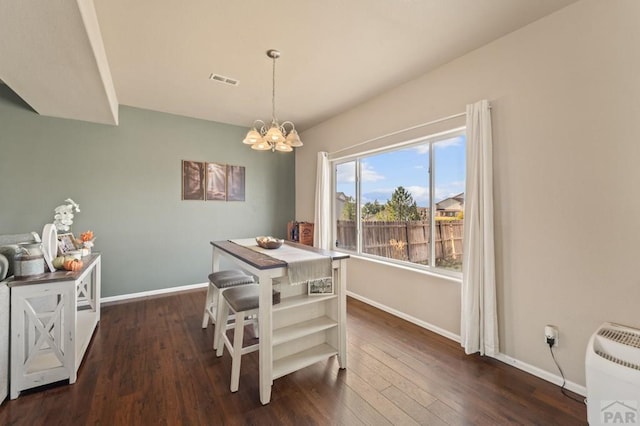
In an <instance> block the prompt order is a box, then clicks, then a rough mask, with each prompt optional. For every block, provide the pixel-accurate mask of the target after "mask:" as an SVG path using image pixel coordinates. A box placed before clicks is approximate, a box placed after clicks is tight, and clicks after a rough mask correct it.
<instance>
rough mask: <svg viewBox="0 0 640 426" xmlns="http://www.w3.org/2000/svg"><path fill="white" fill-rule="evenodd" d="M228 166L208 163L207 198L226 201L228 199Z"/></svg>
mask: <svg viewBox="0 0 640 426" xmlns="http://www.w3.org/2000/svg"><path fill="white" fill-rule="evenodd" d="M226 185H227V166H226V165H225V164H218V163H207V175H206V188H207V190H206V199H207V200H219V201H224V200H226V199H227V187H226Z"/></svg>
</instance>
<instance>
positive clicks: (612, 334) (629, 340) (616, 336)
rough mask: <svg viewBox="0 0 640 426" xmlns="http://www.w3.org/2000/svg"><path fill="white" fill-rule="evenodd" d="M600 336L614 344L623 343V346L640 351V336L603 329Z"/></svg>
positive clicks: (599, 332)
mask: <svg viewBox="0 0 640 426" xmlns="http://www.w3.org/2000/svg"><path fill="white" fill-rule="evenodd" d="M598 336H602V337H604V338H605V339H609V340H612V341H614V342H618V343H622V344H623V345H627V346H631V347H632V348H636V349H640V334H637V333H631V332H629V331H626V330H618V329H614V328H607V327H603V328H601V329H600V330H598Z"/></svg>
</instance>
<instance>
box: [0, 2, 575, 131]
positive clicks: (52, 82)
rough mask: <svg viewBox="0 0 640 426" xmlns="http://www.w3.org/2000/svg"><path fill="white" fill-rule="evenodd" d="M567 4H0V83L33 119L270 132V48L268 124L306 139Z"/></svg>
mask: <svg viewBox="0 0 640 426" xmlns="http://www.w3.org/2000/svg"><path fill="white" fill-rule="evenodd" d="M574 1H576V0H348V1H344V0H325V1H311V0H269V1H265V0H242V1H238V0H236V1H233V0H191V1H189V2H180V1H176V0H135V1H131V0H93V1H92V0H77V1H75V2H72V1H46V2H43V1H41V0H20V1H5V2H2V3H0V80H2V81H4V82H5V83H6V84H7V85H8V86H9V87H10V88H12V90H14V91H15V92H16V93H17V94H18V95H19V96H20V97H22V99H24V100H25V102H27V103H28V104H29V105H30V106H31V107H32V108H33V109H34V110H35V111H37V112H38V113H40V114H42V115H48V116H54V117H63V118H72V119H79V120H86V121H93V122H98V123H107V124H117V122H118V104H120V105H128V106H133V107H137V108H144V109H149V110H155V111H162V112H168V113H172V114H178V115H184V116H188V117H195V118H201V119H205V120H212V121H218V122H223V123H230V124H235V125H240V126H245V127H249V126H250V125H251V124H252V123H253V121H254V120H255V119H258V118H259V119H262V120H264V121H269V120H270V118H271V91H272V75H271V73H272V62H271V59H270V58H268V57H267V56H266V53H265V52H266V51H267V50H268V49H271V48H275V49H278V50H280V52H281V53H282V56H281V57H280V59H278V61H277V68H276V114H277V117H278V118H279V119H280V121H282V120H291V121H293V122H294V123H295V124H296V127H297V128H298V130H305V129H308V128H310V127H312V126H314V125H316V124H318V123H320V122H322V121H324V120H326V119H328V118H330V117H332V116H334V115H336V114H339V113H341V112H343V111H345V110H347V109H349V108H351V107H353V106H355V105H357V104H358V103H361V102H363V101H365V100H367V99H370V98H372V97H374V96H376V95H377V94H379V93H381V92H383V91H385V90H388V89H390V88H393V87H395V86H398V85H400V84H402V83H404V82H407V81H409V80H411V79H413V78H416V77H418V76H420V75H422V74H424V73H426V72H428V71H430V70H432V69H434V68H436V67H438V66H440V65H442V64H444V63H446V62H448V61H451V60H452V59H455V58H456V57H459V56H461V55H464V54H465V53H467V52H469V51H471V50H474V49H476V48H478V47H480V46H482V45H485V44H487V43H489V42H491V41H493V40H495V39H497V38H499V37H501V36H503V35H505V34H507V33H509V32H512V31H514V30H516V29H518V28H521V27H523V26H525V25H527V24H529V23H531V22H533V21H535V20H538V19H540V18H542V17H544V16H546V15H548V14H550V13H553V12H554V11H556V10H558V9H561V8H563V7H565V6H567V5H568V4H570V3H573V2H574ZM212 73H215V74H219V75H222V76H225V77H230V78H233V79H236V80H238V81H239V84H238V85H237V86H231V85H225V84H222V83H220V82H217V81H213V80H210V79H209V76H210V75H211V74H212Z"/></svg>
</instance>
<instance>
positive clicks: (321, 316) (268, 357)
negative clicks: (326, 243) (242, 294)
mask: <svg viewBox="0 0 640 426" xmlns="http://www.w3.org/2000/svg"><path fill="white" fill-rule="evenodd" d="M284 244H285V245H286V249H287V250H283V251H282V252H284V251H287V252H292V249H293V250H294V251H295V250H302V251H305V253H307V252H311V253H316V254H318V255H321V256H325V257H327V258H328V259H330V262H331V271H332V272H331V273H332V284H333V288H332V291H331V292H330V293H328V294H309V291H308V290H307V286H305V285H304V284H302V285H300V284H297V285H294V284H291V283H289V282H288V280H287V275H288V271H289V264H288V263H287V260H286V257H287V256H283V255H282V254H276V253H278V249H275V250H273V251H265V250H260V249H259V248H258V249H257V250H256V248H257V244H256V247H251V246H247V245H241V244H237V243H236V242H233V241H230V240H224V241H212V242H211V245H212V247H213V255H212V263H213V265H212V270H213V272H216V271H219V270H220V261H221V259H222V258H225V259H228V260H230V261H231V262H233V263H235V264H236V265H237V266H239V267H240V268H241V269H243V270H245V271H246V272H248V273H250V274H252V275H254V276H255V277H257V280H258V284H259V285H260V300H259V303H260V308H259V314H258V324H259V326H258V330H259V369H260V372H259V377H260V384H259V387H260V401H261V403H262V404H268V403H269V401H270V400H271V388H272V385H273V381H274V380H275V379H277V378H279V377H282V376H284V375H286V374H289V373H292V372H293V371H297V370H299V369H301V368H304V367H307V366H309V365H312V364H314V363H316V362H319V361H322V360H326V359H328V358H330V357H332V356H336V357H337V360H338V365H339V368H340V369H344V368H346V367H347V340H346V339H347V337H346V328H347V327H346V323H347V309H346V284H347V282H346V281H347V280H346V276H347V259H348V258H349V255H347V254H345V253H340V252H335V251H329V250H321V249H316V248H313V247H309V246H305V245H301V244H297V243H292V242H288V241H287V242H285V243H284ZM271 253H273V255H270V254H271ZM305 253H298V254H305ZM276 256H278V257H280V258H277V257H276ZM274 284H275V286H276V288H279V289H280V292H281V295H282V298H281V300H280V302H279V303H278V304H275V305H274V304H273V299H272V296H273V292H272V291H273V289H274Z"/></svg>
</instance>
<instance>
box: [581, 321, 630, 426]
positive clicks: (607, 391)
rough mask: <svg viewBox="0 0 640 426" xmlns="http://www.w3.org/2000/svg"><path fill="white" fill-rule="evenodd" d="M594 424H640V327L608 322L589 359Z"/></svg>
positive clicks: (589, 394) (590, 413)
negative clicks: (639, 328)
mask: <svg viewBox="0 0 640 426" xmlns="http://www.w3.org/2000/svg"><path fill="white" fill-rule="evenodd" d="M585 367H586V379H587V420H588V421H589V424H590V425H606V424H618V425H619V424H626V425H640V330H638V329H636V328H631V327H626V326H623V325H619V324H614V323H609V322H607V323H604V324H602V325H601V326H600V328H598V329H597V330H596V331H595V333H593V335H592V336H591V339H590V340H589V345H588V346H587V355H586V359H585Z"/></svg>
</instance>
